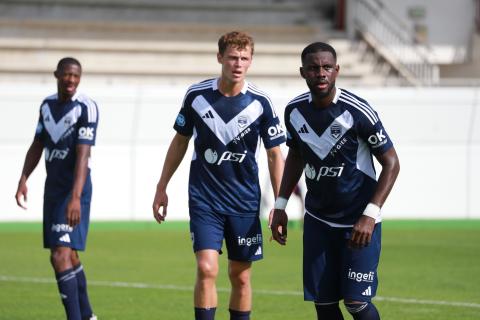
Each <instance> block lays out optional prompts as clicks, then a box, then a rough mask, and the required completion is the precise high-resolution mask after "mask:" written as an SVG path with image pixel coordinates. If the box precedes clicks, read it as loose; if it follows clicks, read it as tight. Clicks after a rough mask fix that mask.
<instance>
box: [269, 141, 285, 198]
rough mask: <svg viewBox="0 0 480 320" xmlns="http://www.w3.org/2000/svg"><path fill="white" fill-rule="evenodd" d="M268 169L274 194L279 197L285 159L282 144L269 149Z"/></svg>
mask: <svg viewBox="0 0 480 320" xmlns="http://www.w3.org/2000/svg"><path fill="white" fill-rule="evenodd" d="M267 161H268V171H269V173H270V182H271V183H272V189H273V195H274V197H275V198H277V197H278V192H279V191H280V183H281V182H282V174H283V167H284V160H283V156H282V151H281V150H280V146H275V147H273V148H270V149H267Z"/></svg>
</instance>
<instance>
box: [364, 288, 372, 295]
mask: <svg viewBox="0 0 480 320" xmlns="http://www.w3.org/2000/svg"><path fill="white" fill-rule="evenodd" d="M371 295H372V287H371V286H368V288H367V289H366V290H365V291H363V292H362V296H371Z"/></svg>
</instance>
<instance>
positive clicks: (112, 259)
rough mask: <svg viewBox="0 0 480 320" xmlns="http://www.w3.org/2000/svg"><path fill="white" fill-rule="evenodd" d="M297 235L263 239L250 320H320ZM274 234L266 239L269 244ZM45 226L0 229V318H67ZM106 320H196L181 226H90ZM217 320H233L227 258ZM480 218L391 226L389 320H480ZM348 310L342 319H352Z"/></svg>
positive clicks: (91, 273)
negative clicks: (307, 291)
mask: <svg viewBox="0 0 480 320" xmlns="http://www.w3.org/2000/svg"><path fill="white" fill-rule="evenodd" d="M301 235H302V232H301V228H300V227H298V225H297V226H292V227H291V228H290V230H289V239H288V244H287V246H286V247H280V246H279V245H277V244H276V243H273V242H268V241H265V245H264V256H265V259H264V260H262V261H260V262H256V263H254V267H253V295H254V307H253V313H252V319H253V320H255V319H257V320H273V319H275V320H278V319H288V320H290V319H295V320H302V319H308V320H312V319H316V317H315V312H314V308H313V305H312V304H311V303H307V302H304V301H303V296H302V279H301V254H302V246H301ZM268 237H269V232H268V231H267V230H265V231H264V239H268ZM41 245H42V236H41V226H40V224H39V223H2V224H0V319H1V320H4V319H5V320H7V319H8V320H17V319H18V320H20V319H25V320H27V319H28V320H30V319H37V320H42V319H45V320H47V319H63V318H64V313H63V307H62V306H61V302H60V298H59V296H58V293H57V289H56V284H55V283H54V281H53V279H54V278H53V272H52V271H51V268H50V265H49V261H48V251H47V250H44V249H42V248H41ZM81 259H82V262H83V264H84V266H85V270H86V273H87V278H88V280H89V292H90V299H91V302H92V305H93V307H94V311H95V313H96V314H97V315H98V316H99V319H100V320H114V319H122V320H128V319H132V320H138V319H162V320H169V319H172V320H183V319H186V320H187V319H193V310H192V301H193V298H192V286H193V282H194V278H195V268H194V255H193V254H192V251H191V244H190V238H189V232H188V224H187V223H185V222H170V221H167V222H166V223H165V224H162V225H158V224H156V223H154V222H153V221H152V222H136V223H128V222H123V223H120V222H96V223H95V222H94V223H93V224H92V226H91V229H90V234H89V240H88V245H87V251H86V252H84V253H82V254H81ZM220 264H221V266H220V277H219V279H218V283H217V287H218V291H219V295H218V297H219V305H218V309H217V319H228V311H227V310H228V295H229V293H228V291H229V290H228V288H229V284H228V278H227V275H226V257H225V256H221V258H220ZM479 266H480V220H449V221H429V220H425V221H386V222H384V224H383V246H382V256H381V262H380V268H379V278H380V285H379V290H378V292H377V295H378V297H377V298H376V299H375V300H374V301H375V304H376V305H377V306H378V309H379V310H380V314H381V316H382V318H383V319H388V320H404V319H409V320H416V319H418V320H429V319H431V320H433V319H435V320H442V319H444V320H447V319H462V320H469V319H472V320H473V319H480V267H479ZM343 311H344V316H345V319H351V317H350V316H349V315H348V313H347V312H345V310H344V309H343Z"/></svg>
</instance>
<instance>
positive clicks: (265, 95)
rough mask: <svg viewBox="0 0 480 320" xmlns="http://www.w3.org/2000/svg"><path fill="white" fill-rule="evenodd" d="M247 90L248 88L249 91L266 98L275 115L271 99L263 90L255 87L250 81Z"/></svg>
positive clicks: (275, 115)
mask: <svg viewBox="0 0 480 320" xmlns="http://www.w3.org/2000/svg"><path fill="white" fill-rule="evenodd" d="M248 90H250V91H251V92H253V93H255V94H258V95H259V96H262V97H264V98H265V99H267V100H268V102H269V104H270V109H271V110H272V114H273V116H274V117H277V112H276V110H275V108H274V106H273V102H272V100H270V97H269V96H268V95H267V94H266V93H265V92H263V91H261V90H259V89H258V88H257V87H255V86H254V85H251V84H250V83H249V84H248Z"/></svg>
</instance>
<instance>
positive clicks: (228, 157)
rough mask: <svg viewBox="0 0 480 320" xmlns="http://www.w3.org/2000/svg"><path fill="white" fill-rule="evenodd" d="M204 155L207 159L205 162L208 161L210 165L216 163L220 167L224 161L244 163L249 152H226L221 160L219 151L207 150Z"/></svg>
mask: <svg viewBox="0 0 480 320" xmlns="http://www.w3.org/2000/svg"><path fill="white" fill-rule="evenodd" d="M203 155H204V157H205V160H207V162H208V163H211V164H215V163H216V164H217V165H218V166H219V165H220V164H222V162H223V161H231V162H238V163H242V162H243V160H244V159H245V157H246V155H247V151H246V150H245V151H244V152H243V153H236V152H231V151H225V152H224V153H222V155H221V156H220V159H218V153H217V151H215V150H212V149H207V150H205V153H204V154H203ZM217 159H218V162H217Z"/></svg>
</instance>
